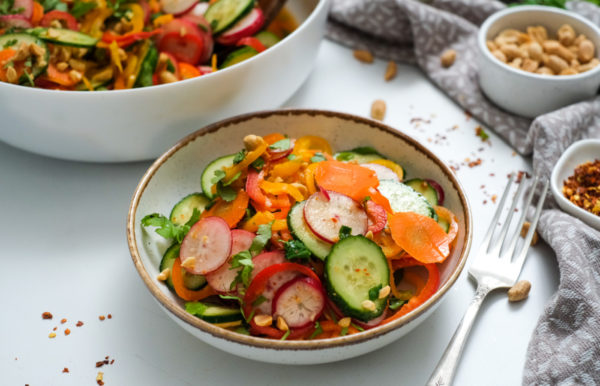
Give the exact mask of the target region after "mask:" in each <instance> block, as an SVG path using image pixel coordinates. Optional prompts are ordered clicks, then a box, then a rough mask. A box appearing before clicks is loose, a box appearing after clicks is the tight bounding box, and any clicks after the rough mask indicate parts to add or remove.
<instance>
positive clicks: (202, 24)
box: [181, 3, 215, 70]
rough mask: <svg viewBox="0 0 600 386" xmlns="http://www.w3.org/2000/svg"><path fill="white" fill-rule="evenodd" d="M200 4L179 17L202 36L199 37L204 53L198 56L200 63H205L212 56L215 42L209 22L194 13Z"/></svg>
mask: <svg viewBox="0 0 600 386" xmlns="http://www.w3.org/2000/svg"><path fill="white" fill-rule="evenodd" d="M200 4H207V3H200ZM200 4H198V5H196V6H195V7H194V8H192V10H191V11H189V12H187V13H185V14H183V15H181V20H183V21H186V22H189V23H192V24H193V25H194V26H195V27H197V28H198V31H199V32H200V34H201V35H202V36H201V37H202V39H203V40H204V51H203V52H202V55H201V56H200V63H205V62H206V61H208V59H209V58H210V56H211V55H212V52H213V48H214V45H215V42H214V40H213V37H212V32H211V28H210V24H209V22H208V21H206V19H205V18H204V16H202V15H200V14H197V13H196V9H197V8H198V7H199V6H200ZM211 70H212V67H211Z"/></svg>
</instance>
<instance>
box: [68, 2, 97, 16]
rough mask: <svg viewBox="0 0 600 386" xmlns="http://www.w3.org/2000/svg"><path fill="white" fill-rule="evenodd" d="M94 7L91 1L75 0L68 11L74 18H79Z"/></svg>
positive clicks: (94, 4)
mask: <svg viewBox="0 0 600 386" xmlns="http://www.w3.org/2000/svg"><path fill="white" fill-rule="evenodd" d="M94 8H96V3H95V2H93V1H80V0H75V3H74V4H73V7H71V10H70V11H69V12H70V13H71V15H73V16H74V17H75V18H76V19H79V18H80V17H82V16H83V15H85V14H86V13H88V12H90V11H91V10H92V9H94Z"/></svg>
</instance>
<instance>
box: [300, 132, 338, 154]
mask: <svg viewBox="0 0 600 386" xmlns="http://www.w3.org/2000/svg"><path fill="white" fill-rule="evenodd" d="M303 150H311V151H313V152H315V153H316V152H319V153H323V154H330V155H331V154H333V151H332V150H331V145H329V142H327V140H326V139H324V138H321V137H317V136H316V135H305V136H304V137H300V138H298V139H297V140H296V143H295V144H294V153H298V154H299V153H301V152H302V151H303Z"/></svg>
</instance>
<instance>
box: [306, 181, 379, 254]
mask: <svg viewBox="0 0 600 386" xmlns="http://www.w3.org/2000/svg"><path fill="white" fill-rule="evenodd" d="M327 194H328V195H329V200H328V199H327V197H326V196H325V195H324V194H323V193H321V192H317V193H315V194H313V195H312V196H310V197H309V198H308V200H306V205H305V206H304V220H305V221H306V224H307V225H308V226H309V228H310V230H311V231H313V233H314V234H315V235H317V236H318V237H319V238H321V239H323V240H325V241H328V242H330V243H335V242H337V241H339V234H340V228H341V227H342V225H345V226H347V227H350V228H352V232H351V233H352V234H353V235H364V234H365V233H366V232H367V227H368V218H367V214H366V213H365V211H364V210H363V208H362V207H361V206H360V205H359V204H358V203H357V202H356V201H354V200H353V199H351V198H350V197H348V196H346V195H344V194H341V193H337V192H334V191H331V190H329V191H327Z"/></svg>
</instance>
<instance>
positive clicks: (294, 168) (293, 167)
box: [269, 160, 302, 178]
mask: <svg viewBox="0 0 600 386" xmlns="http://www.w3.org/2000/svg"><path fill="white" fill-rule="evenodd" d="M300 168H302V162H298V161H296V160H293V161H287V162H282V163H279V164H277V165H275V166H273V169H271V172H270V173H269V174H270V176H271V177H273V178H277V177H281V178H287V177H290V176H293V175H294V174H295V173H297V172H298V171H299V170H300Z"/></svg>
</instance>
